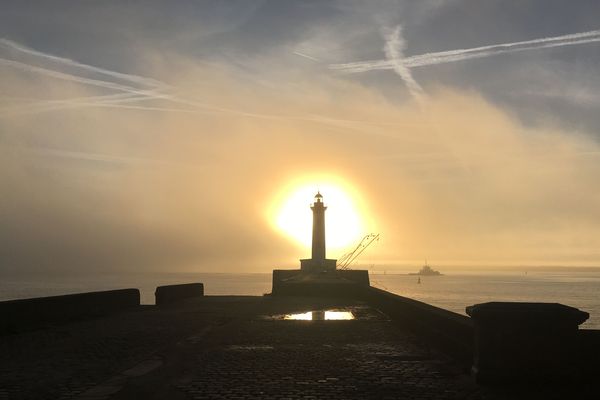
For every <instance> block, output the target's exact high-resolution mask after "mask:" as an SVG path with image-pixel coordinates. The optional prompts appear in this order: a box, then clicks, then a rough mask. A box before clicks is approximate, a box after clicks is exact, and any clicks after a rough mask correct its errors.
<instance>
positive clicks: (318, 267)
mask: <svg viewBox="0 0 600 400" xmlns="http://www.w3.org/2000/svg"><path fill="white" fill-rule="evenodd" d="M336 263H337V260H332V259H328V258H326V259H323V260H315V259H312V258H306V259H304V260H300V269H301V270H302V271H304V272H323V271H335V266H336Z"/></svg>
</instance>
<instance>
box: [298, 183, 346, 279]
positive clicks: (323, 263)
mask: <svg viewBox="0 0 600 400" xmlns="http://www.w3.org/2000/svg"><path fill="white" fill-rule="evenodd" d="M310 208H311V210H312V212H313V230H312V258H307V259H303V260H300V269H301V270H302V271H311V272H319V271H333V270H335V266H336V261H337V260H332V259H328V258H326V250H325V210H327V207H326V206H325V204H324V203H323V195H321V193H320V192H317V194H316V195H315V201H314V203H313V204H312V205H311V206H310Z"/></svg>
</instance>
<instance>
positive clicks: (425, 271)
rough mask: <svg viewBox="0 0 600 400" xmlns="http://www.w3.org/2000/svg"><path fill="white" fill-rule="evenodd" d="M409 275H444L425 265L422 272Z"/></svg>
mask: <svg viewBox="0 0 600 400" xmlns="http://www.w3.org/2000/svg"><path fill="white" fill-rule="evenodd" d="M409 275H419V276H439V275H442V273H440V271H436V270H435V269H433V268H431V267H430V266H429V265H427V264H425V265H423V268H421V270H420V271H419V272H411V273H409Z"/></svg>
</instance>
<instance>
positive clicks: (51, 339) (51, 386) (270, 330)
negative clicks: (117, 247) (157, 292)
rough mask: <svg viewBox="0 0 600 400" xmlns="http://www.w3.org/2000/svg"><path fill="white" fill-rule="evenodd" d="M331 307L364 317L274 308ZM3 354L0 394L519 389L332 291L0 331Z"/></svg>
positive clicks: (92, 396) (384, 394) (392, 394)
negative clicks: (483, 376) (306, 317)
mask: <svg viewBox="0 0 600 400" xmlns="http://www.w3.org/2000/svg"><path fill="white" fill-rule="evenodd" d="M326 308H338V309H339V308H346V309H351V310H353V311H354V312H355V314H357V315H358V316H359V318H358V319H357V320H352V321H287V320H281V319H277V318H270V317H269V316H272V315H277V314H284V313H288V312H292V311H308V310H316V309H326ZM0 354H1V355H2V357H1V359H0V399H2V400H3V399H72V398H74V399H81V400H100V399H174V400H178V399H181V400H184V399H367V398H373V399H473V400H474V399H501V398H516V397H514V396H512V395H509V396H500V395H499V394H497V393H496V394H495V395H491V394H490V393H487V392H485V391H484V390H483V389H482V388H480V387H478V386H477V385H475V384H474V383H473V382H472V380H471V379H470V378H469V377H468V376H467V375H466V374H464V371H461V370H460V369H459V368H458V367H457V366H456V365H454V364H453V363H452V362H451V361H450V360H448V359H446V358H445V357H444V356H442V355H440V354H439V353H437V352H435V351H434V350H432V349H430V348H428V346H427V345H426V344H425V343H422V342H420V341H419V340H418V338H416V337H414V336H412V335H411V334H410V333H408V332H407V331H405V330H404V329H403V328H402V326H399V325H398V324H396V323H394V322H391V321H389V320H388V319H387V317H386V316H385V315H383V314H381V313H379V312H378V311H376V310H373V309H370V308H368V307H366V306H365V305H361V304H359V303H348V302H343V303H338V302H332V301H327V300H315V299H302V298H289V299H276V298H270V297H264V298H262V297H206V298H204V299H201V300H198V301H194V302H189V303H186V304H182V305H179V306H174V307H170V308H156V307H145V308H143V309H141V310H138V311H134V312H127V313H122V314H118V315H114V316H111V317H106V318H99V319H94V320H87V321H81V322H78V323H73V324H69V325H65V326H62V327H51V328H48V329H45V330H40V331H36V332H29V333H22V334H18V335H12V336H4V337H0ZM550 394H551V393H550ZM517 397H518V398H529V397H531V396H517ZM535 398H538V397H535ZM548 398H560V397H552V396H548Z"/></svg>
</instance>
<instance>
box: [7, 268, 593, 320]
mask: <svg viewBox="0 0 600 400" xmlns="http://www.w3.org/2000/svg"><path fill="white" fill-rule="evenodd" d="M186 282H203V283H204V286H205V292H206V294H208V295H224V294H233V295H262V294H264V293H268V292H270V291H271V274H268V273H265V274H205V273H197V274H145V275H120V276H117V275H102V276H100V275H98V276H94V277H89V276H87V277H74V276H70V277H49V278H44V279H9V278H6V277H4V278H3V279H1V280H0V300H9V299H16V298H27V297H39V296H51V295H58V294H66V293H78V292H86V291H94V290H108V289H117V288H126V287H134V288H139V289H140V291H141V295H142V303H144V304H153V303H154V290H155V288H156V286H158V285H168V284H174V283H186ZM371 284H372V285H373V286H376V287H379V288H382V289H386V290H388V291H390V292H394V293H397V294H400V295H402V296H407V297H411V298H414V299H417V300H421V301H424V302H426V303H429V304H433V305H435V306H438V307H442V308H445V309H448V310H451V311H454V312H458V313H462V314H464V310H465V307H466V306H468V305H471V304H476V303H482V302H486V301H493V300H497V301H543V302H559V303H563V304H567V305H571V306H574V307H577V308H579V309H581V310H584V311H587V312H589V313H590V315H591V316H590V319H589V320H588V321H587V322H586V323H585V324H584V327H586V328H594V329H600V269H588V270H583V269H578V270H568V269H553V270H542V269H537V270H530V271H528V272H527V274H525V273H524V272H522V271H517V270H508V271H487V272H485V273H483V272H476V271H463V272H451V273H448V274H447V275H444V276H437V277H421V284H417V277H416V276H409V275H401V274H385V275H384V274H378V273H373V274H371Z"/></svg>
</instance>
